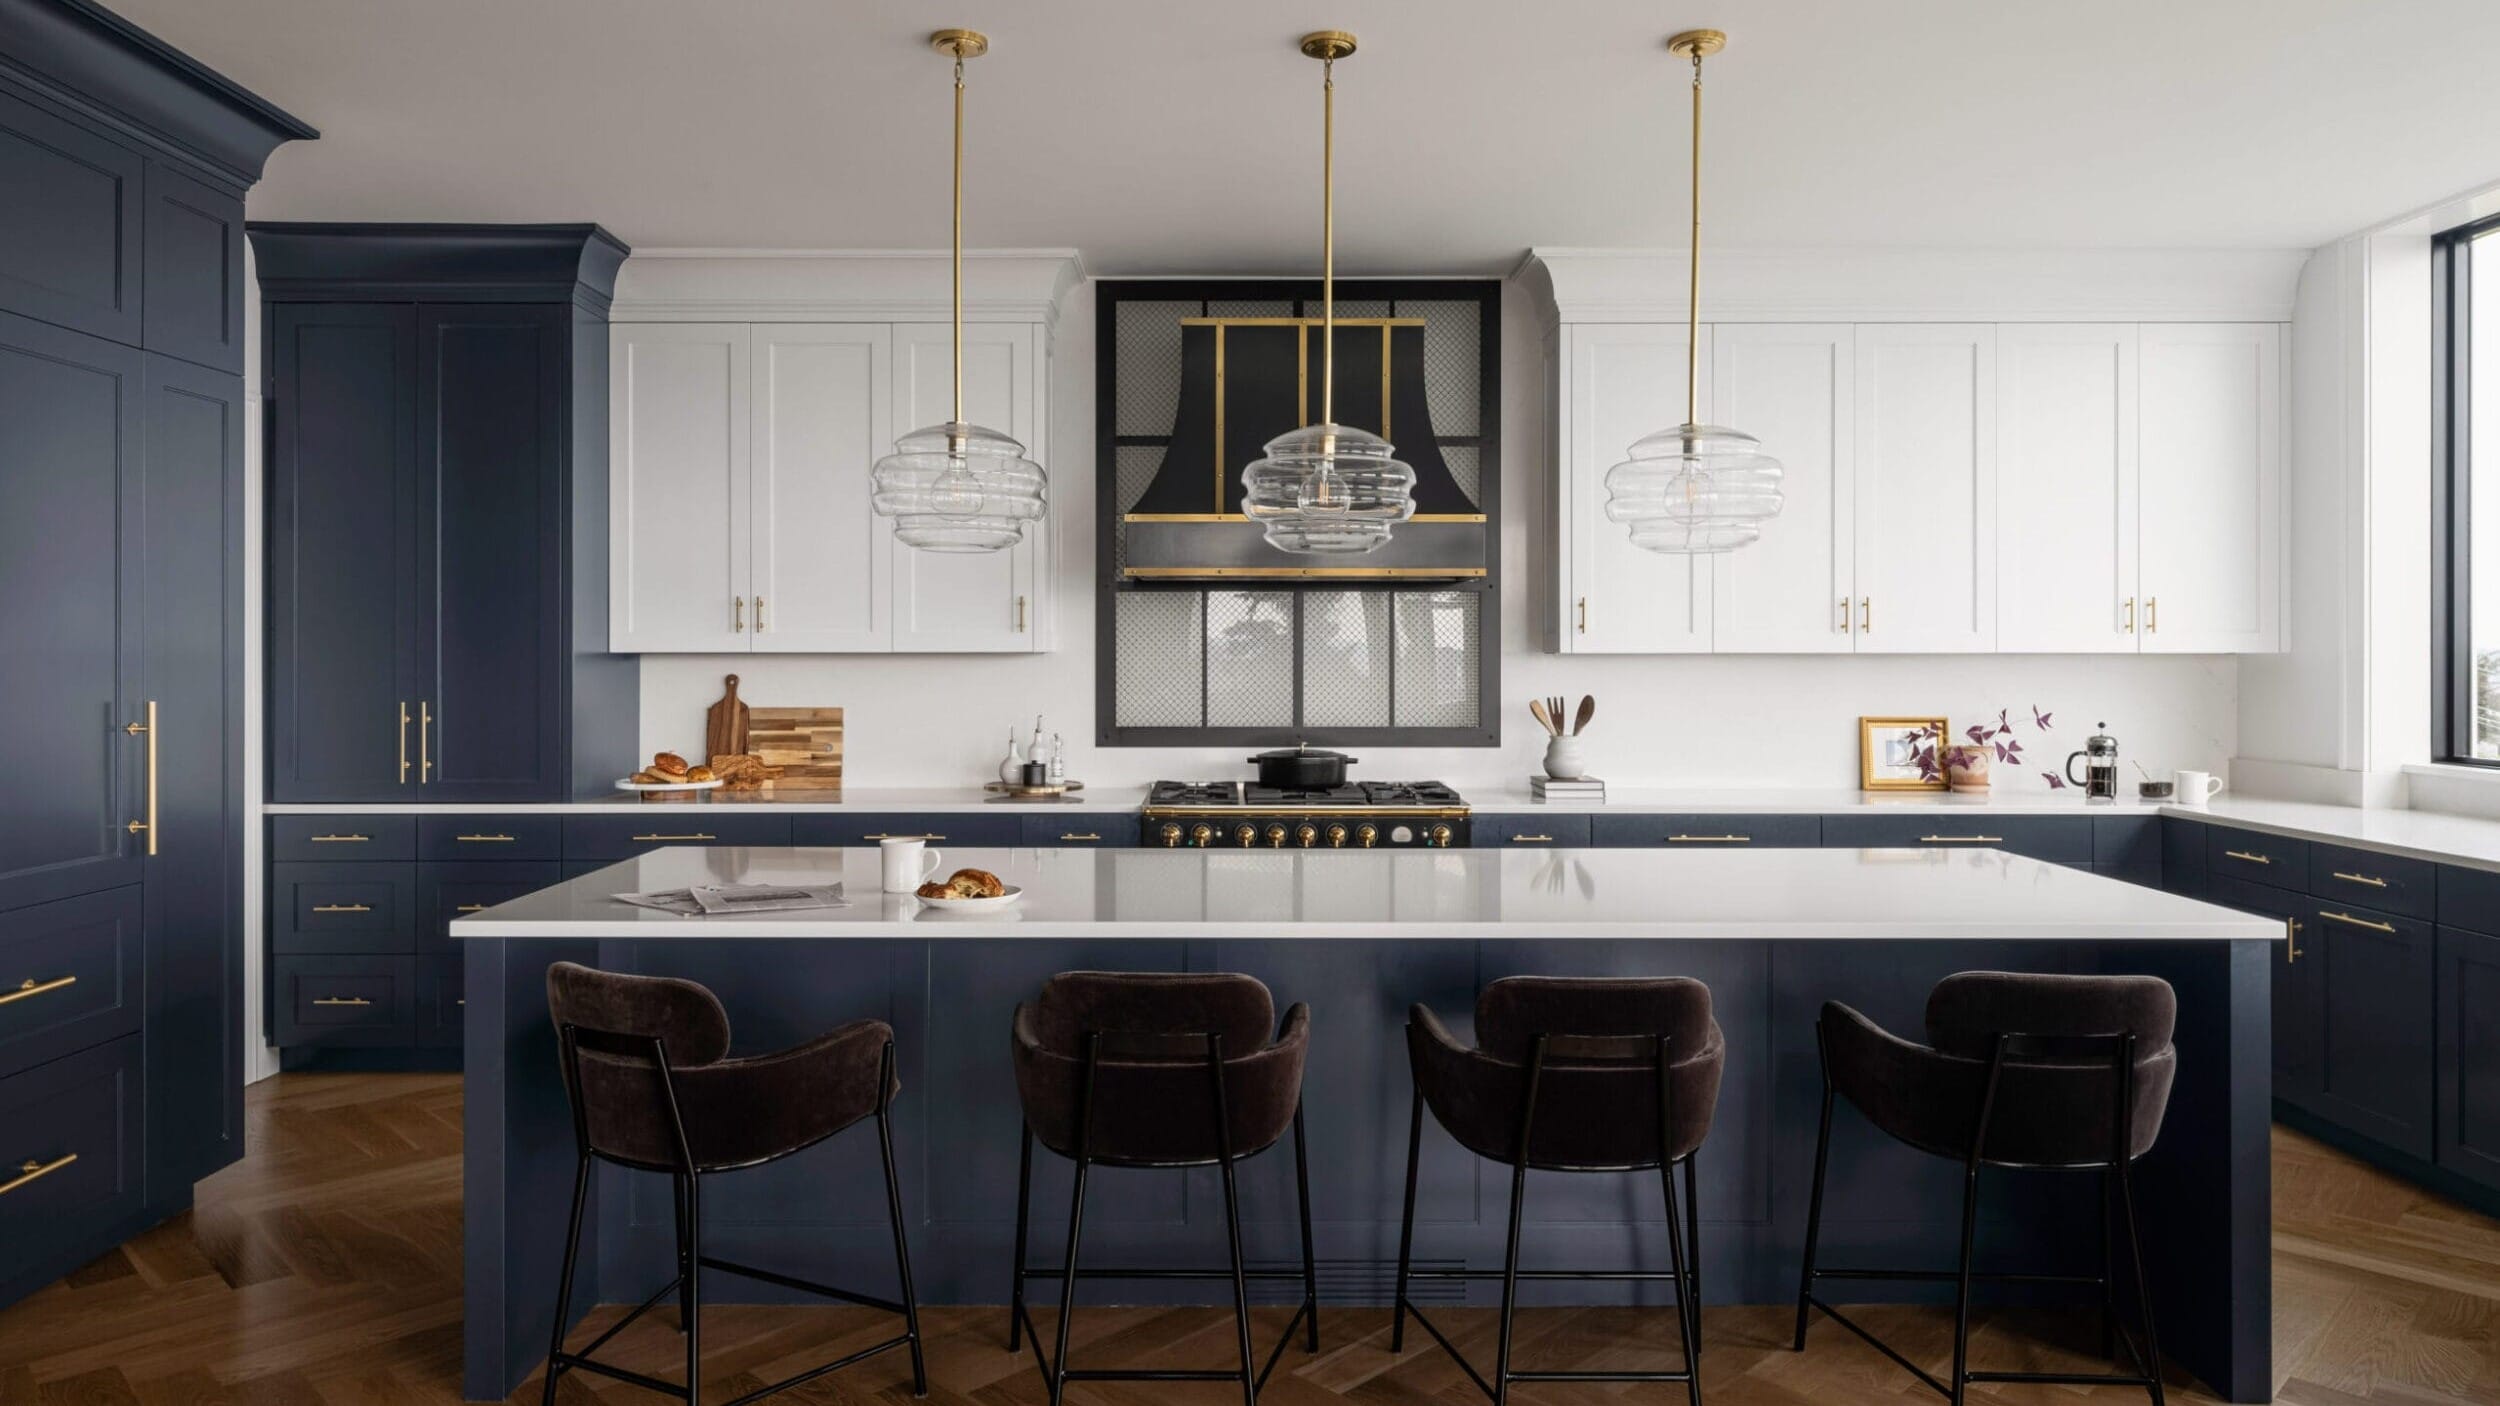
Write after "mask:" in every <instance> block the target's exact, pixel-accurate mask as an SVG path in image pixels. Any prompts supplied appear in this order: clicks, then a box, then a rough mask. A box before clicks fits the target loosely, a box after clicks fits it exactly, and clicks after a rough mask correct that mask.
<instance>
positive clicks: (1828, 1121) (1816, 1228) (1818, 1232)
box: [1793, 1025, 1832, 1352]
mask: <svg viewBox="0 0 2500 1406" xmlns="http://www.w3.org/2000/svg"><path fill="white" fill-rule="evenodd" d="M1814 1044H1815V1048H1816V1051H1817V1054H1818V1056H1820V1059H1821V1062H1822V1063H1823V1066H1824V1068H1823V1116H1822V1119H1821V1122H1820V1123H1819V1125H1818V1126H1817V1128H1816V1130H1815V1134H1814V1194H1813V1196H1812V1198H1811V1199H1809V1200H1808V1201H1807V1203H1806V1262H1805V1267H1804V1268H1803V1269H1802V1270H1800V1271H1799V1272H1798V1275H1797V1341H1796V1343H1795V1344H1794V1347H1793V1350H1794V1351H1797V1352H1803V1351H1805V1350H1806V1321H1807V1318H1808V1316H1809V1315H1811V1314H1812V1313H1813V1311H1814V1302H1813V1300H1814V1252H1815V1249H1816V1246H1817V1242H1818V1241H1819V1240H1821V1239H1822V1235H1823V1181H1824V1175H1825V1173H1826V1172H1828V1171H1829V1170H1830V1168H1831V1163H1832V1075H1831V1067H1830V1056H1829V1055H1825V1054H1822V1053H1821V1050H1822V1045H1823V1028H1822V1027H1821V1026H1820V1025H1817V1026H1816V1027H1815V1030H1814Z"/></svg>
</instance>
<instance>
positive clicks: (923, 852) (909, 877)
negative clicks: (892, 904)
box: [877, 835, 942, 893]
mask: <svg viewBox="0 0 2500 1406" xmlns="http://www.w3.org/2000/svg"><path fill="white" fill-rule="evenodd" d="M877 856H878V860H879V862H880V863H881V864H882V865H883V866H884V871H885V891H886V892H887V893H910V892H912V891H913V890H915V889H917V888H919V887H920V886H921V885H922V884H924V883H927V882H928V881H929V876H930V875H931V874H934V873H936V872H937V867H938V861H939V859H940V858H941V857H942V856H941V855H940V853H939V852H938V851H937V850H933V849H931V848H929V842H928V841H927V840H924V839H922V838H921V837H919V836H918V835H898V836H896V837H895V838H893V839H890V840H879V841H877Z"/></svg>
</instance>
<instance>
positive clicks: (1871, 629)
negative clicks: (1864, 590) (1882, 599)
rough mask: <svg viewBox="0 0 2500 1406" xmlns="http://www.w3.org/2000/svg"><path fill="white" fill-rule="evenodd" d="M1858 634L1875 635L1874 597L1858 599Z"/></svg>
mask: <svg viewBox="0 0 2500 1406" xmlns="http://www.w3.org/2000/svg"><path fill="white" fill-rule="evenodd" d="M1858 633H1859V634H1861V635H1871V634H1873V633H1875V598H1874V597H1873V596H1860V597H1858Z"/></svg>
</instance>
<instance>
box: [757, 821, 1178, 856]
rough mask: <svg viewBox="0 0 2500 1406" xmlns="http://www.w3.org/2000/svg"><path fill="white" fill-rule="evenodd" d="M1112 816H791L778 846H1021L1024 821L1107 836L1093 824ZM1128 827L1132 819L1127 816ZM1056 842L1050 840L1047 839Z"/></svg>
mask: <svg viewBox="0 0 2500 1406" xmlns="http://www.w3.org/2000/svg"><path fill="white" fill-rule="evenodd" d="M1111 818H1112V817H1108V816H1103V817H1097V816H1092V815H1076V816H1065V815H1052V816H1040V815H997V814H986V815H962V814H948V815H877V814H864V815H838V814H837V815H824V814H817V815H797V816H792V817H791V818H790V822H791V834H792V836H793V838H791V839H787V840H782V841H780V842H779V843H782V844H801V845H832V846H835V847H838V848H845V849H847V848H851V847H853V846H858V845H873V844H875V843H877V842H878V841H879V840H882V839H884V838H886V837H887V836H889V835H918V836H921V837H923V838H925V839H927V840H928V841H929V843H931V844H933V845H941V844H942V845H987V846H995V847H999V848H1005V847H1008V846H1012V845H1018V844H1023V843H1025V840H1024V829H1023V826H1024V822H1025V821H1028V820H1038V821H1040V822H1041V823H1042V824H1044V825H1048V826H1052V827H1055V828H1053V829H1052V830H1051V832H1050V833H1051V834H1052V835H1054V836H1056V835H1058V834H1060V833H1062V832H1063V831H1073V832H1075V833H1078V834H1083V833H1085V832H1087V831H1093V832H1096V833H1104V834H1107V833H1109V832H1108V831H1104V830H1103V829H1102V827H1101V826H1100V825H1098V824H1096V823H1095V822H1096V821H1097V820H1098V819H1100V820H1108V819H1111ZM1130 823H1131V824H1132V825H1133V824H1135V823H1136V822H1135V820H1134V819H1133V818H1130ZM1053 842H1054V843H1056V841H1055V840H1054V841H1053Z"/></svg>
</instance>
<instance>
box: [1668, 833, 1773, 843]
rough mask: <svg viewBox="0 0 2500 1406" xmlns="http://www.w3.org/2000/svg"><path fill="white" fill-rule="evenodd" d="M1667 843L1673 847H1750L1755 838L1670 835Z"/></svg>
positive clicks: (1742, 836) (1746, 836) (1748, 836)
mask: <svg viewBox="0 0 2500 1406" xmlns="http://www.w3.org/2000/svg"><path fill="white" fill-rule="evenodd" d="M1667 843H1668V844H1671V845H1749V844H1752V843H1753V836H1751V835H1669V836H1667Z"/></svg>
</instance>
